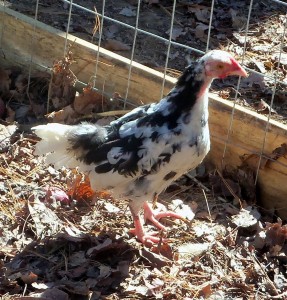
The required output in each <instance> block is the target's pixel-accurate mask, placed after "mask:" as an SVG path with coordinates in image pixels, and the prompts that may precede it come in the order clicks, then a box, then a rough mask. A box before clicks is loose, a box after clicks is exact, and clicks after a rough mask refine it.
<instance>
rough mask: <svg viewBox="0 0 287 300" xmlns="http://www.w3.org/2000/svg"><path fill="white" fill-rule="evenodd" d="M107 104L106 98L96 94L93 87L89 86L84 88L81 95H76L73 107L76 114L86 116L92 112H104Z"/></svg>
mask: <svg viewBox="0 0 287 300" xmlns="http://www.w3.org/2000/svg"><path fill="white" fill-rule="evenodd" d="M105 102H106V98H105V96H104V95H102V94H99V93H98V92H96V91H95V90H94V89H93V88H92V86H91V85H89V84H88V85H87V86H86V87H85V88H83V92H82V93H81V94H79V93H76V96H75V100H74V104H73V107H74V110H75V112H76V113H78V114H82V115H85V114H88V113H91V112H92V111H94V112H100V111H103V108H104V103H105Z"/></svg>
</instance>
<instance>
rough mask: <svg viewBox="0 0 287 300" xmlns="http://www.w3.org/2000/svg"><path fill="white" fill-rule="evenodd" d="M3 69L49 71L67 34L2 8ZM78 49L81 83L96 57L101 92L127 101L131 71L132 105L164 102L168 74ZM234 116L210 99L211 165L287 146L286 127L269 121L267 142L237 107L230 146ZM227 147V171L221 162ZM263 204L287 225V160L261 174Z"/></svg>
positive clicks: (260, 123)
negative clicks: (118, 94)
mask: <svg viewBox="0 0 287 300" xmlns="http://www.w3.org/2000/svg"><path fill="white" fill-rule="evenodd" d="M0 34H1V39H0V43H1V44H0V46H1V52H0V64H1V65H2V66H3V65H4V66H14V65H16V64H18V65H20V66H22V67H24V68H26V69H28V68H29V66H30V63H31V62H32V64H31V66H32V70H34V69H35V70H39V69H40V70H43V69H47V70H48V69H49V68H50V67H51V66H52V65H53V61H54V60H55V59H60V58H62V57H63V54H64V45H65V38H66V33H63V32H62V31H59V30H57V29H54V28H52V27H50V26H47V25H45V24H43V23H40V22H38V21H35V20H33V19H31V18H29V17H27V16H24V15H22V14H19V13H17V12H15V11H12V10H10V9H8V8H4V7H3V6H0ZM67 40H68V42H69V43H73V47H72V51H73V54H74V58H75V60H76V64H75V65H73V66H72V69H73V72H74V73H75V75H76V76H77V77H78V79H79V80H80V81H82V82H88V81H89V80H90V78H91V76H93V75H94V74H95V69H96V58H97V51H99V63H98V71H97V76H96V87H97V88H99V89H100V90H104V92H106V93H107V94H110V95H112V94H113V93H114V92H118V93H120V94H121V95H122V96H125V95H126V90H127V86H128V74H129V67H130V65H131V66H132V69H131V70H132V72H131V80H130V86H129V92H128V99H129V100H131V101H132V102H134V103H135V104H142V103H147V102H153V101H156V100H158V99H160V93H161V86H162V79H163V74H162V73H160V72H157V71H155V70H152V69H150V68H148V67H145V66H143V65H141V64H138V63H136V62H130V60H129V59H126V58H124V57H122V56H120V55H117V54H114V53H112V52H110V51H107V50H105V49H103V48H99V49H98V47H97V46H96V45H93V44H91V43H88V42H86V41H84V40H81V39H79V38H76V37H74V36H72V35H68V36H67ZM174 83H175V79H174V78H171V77H169V76H167V77H166V81H165V87H164V93H167V92H168V91H169V90H170V89H171V88H172V87H173V85H174ZM232 111H233V104H232V103H231V102H229V101H225V100H222V99H220V98H218V97H216V96H215V95H210V130H211V132H212V147H211V152H210V154H209V155H208V160H209V162H211V163H212V164H213V165H215V166H216V167H218V168H222V167H223V166H225V165H231V166H234V167H236V166H238V165H240V164H241V160H240V156H242V155H244V154H251V153H257V154H260V153H261V149H262V145H263V143H264V140H265V146H264V154H266V155H269V154H271V153H272V151H273V150H274V149H275V148H277V147H279V146H280V145H281V144H282V143H287V127H286V126H285V125H283V124H280V123H278V122H276V121H270V123H269V125H268V127H267V134H266V137H265V128H266V124H267V118H266V117H264V116H261V115H258V114H256V113H255V112H251V111H249V110H247V109H245V108H243V107H240V106H237V105H236V106H235V110H234V115H233V123H232V127H231V132H230V136H229V139H228V141H227V134H228V128H229V126H230V120H231V116H232ZM226 143H227V147H226V153H225V157H224V161H223V165H222V157H223V152H224V149H225V144H226ZM258 185H259V190H260V192H261V195H260V198H261V201H262V203H263V204H264V206H265V207H266V208H267V209H270V210H273V209H275V210H277V211H278V214H279V215H280V216H281V217H282V218H284V219H287V159H286V158H284V157H282V158H280V159H279V160H278V161H275V162H269V163H268V164H267V165H266V166H265V168H264V169H261V170H260V172H259V178H258Z"/></svg>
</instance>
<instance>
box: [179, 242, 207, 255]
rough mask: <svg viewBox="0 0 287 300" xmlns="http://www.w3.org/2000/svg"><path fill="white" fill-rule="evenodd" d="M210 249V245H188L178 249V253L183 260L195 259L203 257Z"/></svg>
mask: <svg viewBox="0 0 287 300" xmlns="http://www.w3.org/2000/svg"><path fill="white" fill-rule="evenodd" d="M210 247H211V244H210V243H187V244H183V245H181V246H179V247H178V253H179V255H180V257H181V258H187V257H188V258H190V259H194V258H195V257H199V256H201V255H203V254H204V253H205V252H207V251H208V250H209V249H210Z"/></svg>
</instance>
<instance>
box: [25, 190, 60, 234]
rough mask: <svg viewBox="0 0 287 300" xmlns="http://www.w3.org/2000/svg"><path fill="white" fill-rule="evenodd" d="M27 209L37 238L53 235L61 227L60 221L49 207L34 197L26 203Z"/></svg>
mask: <svg viewBox="0 0 287 300" xmlns="http://www.w3.org/2000/svg"><path fill="white" fill-rule="evenodd" d="M28 209H29V212H30V215H31V217H32V220H33V222H34V230H35V232H36V234H37V237H43V236H46V235H51V236H52V235H55V234H57V233H58V232H59V231H60V230H61V228H62V227H63V223H62V221H61V220H60V219H59V218H58V216H57V215H56V214H55V212H53V211H52V210H51V209H50V208H49V207H47V206H46V205H45V204H44V203H43V202H40V200H39V199H38V197H35V196H34V195H33V196H32V197H30V199H29V201H28Z"/></svg>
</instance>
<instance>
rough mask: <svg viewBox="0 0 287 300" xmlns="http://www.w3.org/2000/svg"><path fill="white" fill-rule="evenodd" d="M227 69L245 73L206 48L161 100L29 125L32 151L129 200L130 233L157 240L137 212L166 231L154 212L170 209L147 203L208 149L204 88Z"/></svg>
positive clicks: (224, 55) (227, 56)
mask: <svg viewBox="0 0 287 300" xmlns="http://www.w3.org/2000/svg"><path fill="white" fill-rule="evenodd" d="M229 75H238V76H244V77H245V76H247V73H246V71H245V70H244V69H243V68H242V67H241V66H240V65H239V63H238V62H237V61H236V60H235V59H234V58H233V57H232V56H231V55H230V54H228V53H227V52H224V51H220V50H213V51H210V52H208V53H207V54H205V55H204V56H202V57H201V58H200V59H198V60H197V61H195V62H192V63H191V64H190V65H189V66H188V67H187V68H186V69H185V71H184V72H183V74H182V75H181V76H180V77H179V79H178V81H177V83H176V86H175V87H174V88H173V89H172V90H171V91H170V93H169V94H168V95H167V96H166V97H164V98H163V99H162V100H161V101H160V102H158V103H152V104H147V105H144V106H141V107H138V108H136V109H134V110H132V111H131V112H129V113H127V114H126V115H124V116H123V117H121V118H119V119H117V120H115V121H113V122H111V123H110V125H108V126H103V127H102V126H98V125H95V124H89V123H82V124H79V125H73V126H70V125H62V124H56V123H50V124H47V125H40V126H36V127H34V128H33V130H34V132H35V133H36V134H37V135H38V136H39V137H40V138H42V140H41V141H40V142H38V144H37V145H36V152H35V154H38V155H41V154H46V153H49V154H48V155H47V157H46V162H47V163H53V164H54V165H55V167H56V168H61V167H62V166H65V167H67V168H74V167H79V169H80V171H83V172H86V173H87V174H88V175H89V178H90V181H91V185H92V188H93V189H94V190H102V189H105V190H107V189H108V190H111V191H112V192H113V194H114V197H115V198H117V199H121V198H125V199H128V200H129V201H130V204H129V206H130V210H131V213H132V217H133V220H134V226H135V229H134V230H133V231H134V234H135V235H136V237H137V238H138V239H139V240H140V241H141V242H143V243H148V244H149V243H153V242H154V243H156V242H158V241H159V237H157V236H156V235H154V234H149V233H146V232H145V230H144V228H143V225H142V222H141V219H140V210H141V209H142V208H143V209H144V213H145V218H146V219H148V220H150V221H151V222H152V223H153V224H154V225H155V226H156V227H158V228H159V229H165V227H164V226H163V225H162V224H161V223H160V222H159V221H158V220H159V219H160V218H162V217H167V216H168V217H173V218H181V216H179V215H177V214H176V213H174V212H170V211H167V212H161V213H158V214H156V213H155V212H154V211H153V209H152V207H151V205H150V204H149V203H148V202H149V201H151V200H152V199H153V198H154V197H156V196H157V195H158V194H159V193H161V192H162V191H163V190H164V189H166V188H167V187H168V186H169V185H170V184H171V183H172V182H173V181H174V180H176V179H178V178H179V177H180V176H181V175H183V174H185V173H186V172H188V171H189V170H191V169H193V168H195V167H196V166H198V164H200V163H201V161H202V160H203V159H204V157H205V156H206V154H207V153H208V151H209V149H210V136H209V127H208V90H209V87H210V84H211V82H212V80H213V79H214V78H225V77H227V76H229Z"/></svg>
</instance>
